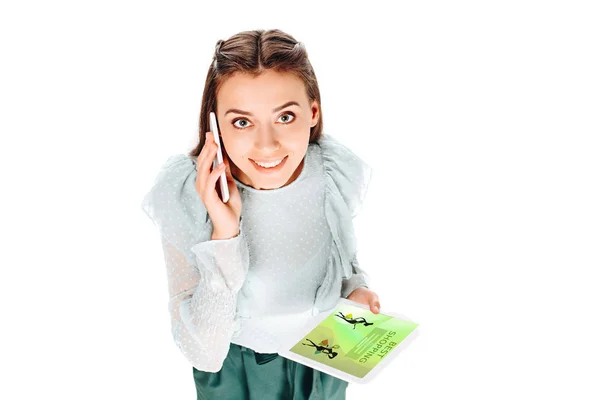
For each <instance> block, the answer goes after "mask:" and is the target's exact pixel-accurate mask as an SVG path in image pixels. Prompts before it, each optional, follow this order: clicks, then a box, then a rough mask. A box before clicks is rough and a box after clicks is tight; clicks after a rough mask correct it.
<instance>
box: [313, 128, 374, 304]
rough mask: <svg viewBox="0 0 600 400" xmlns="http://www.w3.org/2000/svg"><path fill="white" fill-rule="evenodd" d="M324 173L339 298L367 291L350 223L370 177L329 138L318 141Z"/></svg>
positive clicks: (348, 152)
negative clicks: (339, 277)
mask: <svg viewBox="0 0 600 400" xmlns="http://www.w3.org/2000/svg"><path fill="white" fill-rule="evenodd" d="M318 143H319V146H320V147H321V154H322V159H323V169H324V173H325V178H326V182H325V189H326V190H325V191H326V214H327V216H328V221H329V225H330V227H331V232H332V234H333V236H334V241H335V244H336V246H334V247H335V248H336V251H337V253H338V254H337V255H336V257H334V260H339V262H340V263H341V264H342V266H341V267H342V270H343V273H344V277H343V278H342V289H341V296H342V297H343V298H347V297H348V296H349V295H350V293H352V292H353V291H354V290H355V289H356V288H358V287H367V288H368V287H369V284H370V277H369V275H368V274H367V272H366V271H365V270H364V269H362V268H361V266H360V264H359V261H358V255H357V254H358V251H357V246H356V237H355V233H354V224H353V219H354V218H355V217H356V216H357V215H358V214H359V212H360V210H361V208H362V204H363V202H364V199H365V195H366V193H367V190H368V187H369V183H370V181H371V177H372V168H371V167H370V166H369V165H368V164H366V163H365V162H364V161H363V160H361V159H360V158H359V157H358V156H357V155H356V154H355V153H354V152H352V151H351V150H350V149H349V148H348V147H346V146H344V145H343V144H342V143H340V142H339V141H338V140H336V139H335V138H334V137H332V136H331V135H325V134H324V135H323V136H322V137H321V139H320V140H319V142H318Z"/></svg>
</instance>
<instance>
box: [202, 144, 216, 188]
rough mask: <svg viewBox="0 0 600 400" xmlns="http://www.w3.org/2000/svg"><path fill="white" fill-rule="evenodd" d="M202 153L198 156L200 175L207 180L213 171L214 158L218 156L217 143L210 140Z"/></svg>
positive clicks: (203, 179)
mask: <svg viewBox="0 0 600 400" xmlns="http://www.w3.org/2000/svg"><path fill="white" fill-rule="evenodd" d="M200 153H201V154H200V156H198V175H199V177H200V179H201V180H202V181H205V180H206V177H207V176H208V174H209V173H210V171H211V167H212V164H213V160H214V159H215V157H216V156H217V145H216V144H214V143H211V142H210V141H209V142H208V143H207V144H206V145H205V147H204V148H203V149H202V151H201V152H200ZM202 153H203V154H202Z"/></svg>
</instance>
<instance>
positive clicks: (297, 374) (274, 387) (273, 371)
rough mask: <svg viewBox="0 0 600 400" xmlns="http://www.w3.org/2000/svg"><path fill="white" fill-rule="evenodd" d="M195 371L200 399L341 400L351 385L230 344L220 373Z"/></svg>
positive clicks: (324, 374)
mask: <svg viewBox="0 0 600 400" xmlns="http://www.w3.org/2000/svg"><path fill="white" fill-rule="evenodd" d="M192 368H193V372H194V382H195V384H196V393H197V395H198V397H197V398H198V400H204V399H207V400H213V399H216V400H271V399H272V400H279V399H285V400H287V399H289V400H340V399H345V398H346V388H347V387H348V382H346V381H344V380H342V379H338V378H336V377H334V376H331V375H329V374H326V373H324V372H320V371H318V370H316V369H313V368H310V367H307V366H305V365H302V364H300V363H297V362H295V361H292V360H288V359H287V358H284V357H281V356H280V355H278V354H262V353H255V352H254V351H253V350H252V349H249V348H247V347H243V346H239V345H237V344H234V343H231V344H230V346H229V353H228V354H227V358H226V359H225V361H224V362H223V368H221V370H220V371H218V372H205V371H200V370H198V369H196V368H195V367H192Z"/></svg>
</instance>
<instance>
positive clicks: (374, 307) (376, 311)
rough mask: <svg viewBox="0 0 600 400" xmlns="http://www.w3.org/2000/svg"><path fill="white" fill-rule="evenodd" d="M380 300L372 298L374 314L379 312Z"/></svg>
mask: <svg viewBox="0 0 600 400" xmlns="http://www.w3.org/2000/svg"><path fill="white" fill-rule="evenodd" d="M379 306H380V304H379V300H378V299H376V298H374V299H372V300H371V312H372V313H373V314H379Z"/></svg>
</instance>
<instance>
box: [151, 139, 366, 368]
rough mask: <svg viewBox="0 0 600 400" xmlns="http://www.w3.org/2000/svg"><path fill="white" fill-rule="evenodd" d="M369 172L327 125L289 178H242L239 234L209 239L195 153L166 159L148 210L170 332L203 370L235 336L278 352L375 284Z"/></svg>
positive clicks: (216, 364) (215, 363) (219, 360)
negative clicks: (365, 225)
mask: <svg viewBox="0 0 600 400" xmlns="http://www.w3.org/2000/svg"><path fill="white" fill-rule="evenodd" d="M370 179H371V168H370V167H369V166H368V165H367V164H366V163H364V162H363V161H362V160H361V159H360V158H359V157H357V156H356V155H355V154H354V153H353V152H352V151H351V150H350V149H348V148H347V147H346V146H344V145H342V144H341V143H340V142H338V141H337V140H336V139H334V138H333V137H332V136H330V135H326V134H324V135H323V136H322V138H321V139H320V140H319V141H318V142H316V143H311V144H309V146H308V150H307V153H306V155H305V160H304V166H303V168H302V171H301V173H300V175H299V176H298V178H296V180H294V181H293V182H292V183H290V184H289V185H287V186H284V187H282V188H278V189H273V190H257V189H254V188H252V187H250V186H247V185H245V184H243V183H242V182H240V181H238V180H237V179H236V185H237V186H238V188H239V190H240V195H241V197H242V214H241V218H240V234H239V235H238V236H236V237H235V238H232V239H227V240H211V236H212V222H211V221H210V218H209V215H208V212H207V211H206V208H205V207H204V205H203V203H202V201H201V199H200V197H199V196H198V194H197V192H196V189H195V181H196V158H194V157H191V156H188V155H185V154H177V155H174V156H171V157H170V158H169V159H168V160H167V161H166V163H165V164H164V165H163V167H162V168H161V170H160V172H159V174H158V176H157V178H156V180H155V183H154V185H153V187H152V188H151V190H150V191H149V192H148V194H146V196H145V197H144V199H143V202H142V209H143V210H144V212H145V213H146V214H147V215H148V216H149V217H150V218H151V219H152V221H153V222H154V224H155V225H156V227H157V228H158V231H159V234H160V238H161V243H162V247H163V251H164V256H165V263H166V267H167V278H168V286H169V313H170V316H171V332H172V335H173V338H174V340H175V343H176V344H177V346H178V348H179V349H180V350H181V352H182V353H183V355H184V356H185V357H186V359H187V360H188V361H189V362H190V363H191V364H192V365H194V367H196V369H198V370H203V371H209V372H216V371H219V370H220V369H221V367H222V365H223V361H224V360H225V358H226V357H227V352H228V351H229V343H230V342H233V343H236V344H239V345H242V346H245V347H249V348H251V349H253V350H254V351H256V352H259V353H276V352H277V351H279V350H280V343H281V340H282V339H287V336H288V335H289V334H290V333H292V332H295V331H297V329H299V328H300V327H302V326H304V325H305V324H306V322H307V321H308V320H309V319H310V318H312V317H313V316H315V315H317V314H318V313H320V312H324V311H328V310H331V309H333V307H335V305H336V303H337V301H338V299H339V298H340V297H344V298H346V297H347V296H348V295H349V294H350V293H351V292H352V291H353V290H354V289H356V288H357V287H361V286H364V287H368V284H369V281H370V280H369V276H368V275H367V273H366V272H365V271H364V270H363V269H362V268H360V267H359V264H358V261H357V248H356V239H355V235H354V225H353V221H352V219H353V218H354V217H355V216H356V215H357V214H358V212H359V211H360V207H361V205H362V202H363V199H364V196H365V193H366V191H367V187H368V184H369V181H370Z"/></svg>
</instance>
